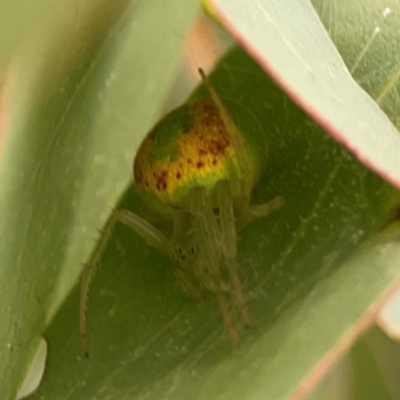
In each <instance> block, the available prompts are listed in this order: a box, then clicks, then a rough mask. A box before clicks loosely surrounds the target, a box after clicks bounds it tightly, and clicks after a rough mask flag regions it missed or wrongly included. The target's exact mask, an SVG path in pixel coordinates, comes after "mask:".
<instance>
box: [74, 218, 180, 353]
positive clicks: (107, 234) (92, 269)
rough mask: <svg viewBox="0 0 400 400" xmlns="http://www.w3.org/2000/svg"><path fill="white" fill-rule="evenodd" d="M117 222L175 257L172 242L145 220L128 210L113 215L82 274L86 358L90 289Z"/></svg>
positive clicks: (81, 318) (82, 329) (81, 323)
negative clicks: (87, 313)
mask: <svg viewBox="0 0 400 400" xmlns="http://www.w3.org/2000/svg"><path fill="white" fill-rule="evenodd" d="M116 222H121V223H123V224H125V225H127V226H129V227H130V228H131V229H132V230H133V231H135V232H136V233H137V234H138V235H139V236H141V237H142V238H143V239H144V240H145V241H146V242H147V243H148V244H150V245H152V246H154V247H156V248H157V249H158V250H159V251H161V252H162V253H164V254H166V255H168V256H169V257H171V258H172V257H173V249H172V247H171V244H170V241H169V240H168V239H167V238H166V237H165V236H164V235H163V234H162V233H161V232H160V231H159V230H158V229H157V228H155V227H154V226H153V225H151V224H149V223H148V222H147V221H145V220H144V219H143V218H140V217H139V216H137V215H136V214H134V213H132V212H130V211H128V210H117V211H115V212H113V213H112V215H111V216H110V218H109V219H108V220H107V222H106V225H105V227H104V229H103V231H102V233H101V236H100V238H99V240H98V242H97V244H96V247H95V248H94V250H93V252H92V254H91V256H90V258H89V261H88V263H87V264H86V266H85V268H84V270H83V273H82V283H81V298H80V307H79V326H80V334H81V344H82V349H83V353H84V354H85V356H86V357H88V356H89V351H88V343H87V320H86V309H87V303H88V299H89V288H90V284H91V282H92V280H93V277H94V275H95V273H96V270H97V266H98V263H99V261H100V258H101V256H102V254H103V253H104V251H105V249H106V247H107V245H108V242H109V241H110V238H111V233H112V231H113V228H114V226H115V224H116Z"/></svg>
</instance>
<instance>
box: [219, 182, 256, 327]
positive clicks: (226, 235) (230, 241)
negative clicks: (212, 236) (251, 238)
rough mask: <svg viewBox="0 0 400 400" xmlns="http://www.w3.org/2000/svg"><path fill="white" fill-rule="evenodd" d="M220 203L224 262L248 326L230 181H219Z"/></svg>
mask: <svg viewBox="0 0 400 400" xmlns="http://www.w3.org/2000/svg"><path fill="white" fill-rule="evenodd" d="M218 205H219V216H220V226H221V233H222V250H223V253H224V263H225V266H226V268H227V270H228V271H229V276H230V279H231V282H232V285H233V290H234V294H235V297H236V302H237V305H238V307H239V310H240V314H241V316H242V319H243V323H244V325H245V327H246V328H248V327H249V326H250V318H249V313H248V311H247V305H246V300H245V298H244V295H243V290H242V285H241V283H240V279H239V267H238V264H237V262H236V243H237V236H236V226H235V215H234V211H233V197H232V193H231V188H230V185H229V182H227V181H220V182H218Z"/></svg>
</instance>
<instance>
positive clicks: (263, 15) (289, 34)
mask: <svg viewBox="0 0 400 400" xmlns="http://www.w3.org/2000/svg"><path fill="white" fill-rule="evenodd" d="M209 2H210V3H211V4H210V5H211V6H212V8H213V9H214V12H215V13H216V14H217V15H218V17H219V18H220V19H221V20H222V21H223V22H224V24H225V25H226V26H228V27H229V30H230V32H231V33H232V34H233V35H234V36H235V37H236V38H237V40H238V41H239V42H240V43H241V44H242V45H243V46H244V47H245V48H246V49H247V50H248V51H249V53H251V54H252V55H253V56H254V58H255V59H256V60H258V62H259V63H260V65H262V66H264V68H265V70H266V71H268V73H269V74H271V76H273V77H274V79H275V80H276V81H277V82H279V84H280V85H281V86H282V87H283V88H284V90H285V91H286V92H287V93H288V94H289V95H290V96H291V97H292V99H293V100H294V101H295V102H296V103H297V104H299V105H300V106H301V107H302V108H303V109H305V110H306V111H307V112H308V113H309V114H310V115H312V116H313V118H314V119H315V120H316V121H318V122H319V123H320V124H321V125H322V126H323V127H324V128H325V129H326V130H327V131H328V132H330V133H331V135H332V136H333V137H334V138H335V139H336V140H338V141H339V142H341V143H343V144H344V145H345V146H346V147H347V148H348V149H349V150H351V151H352V152H353V153H354V155H355V156H356V157H358V158H359V160H360V161H361V162H363V163H364V164H365V165H366V166H367V167H369V168H371V169H372V170H374V171H376V172H377V173H379V174H380V175H381V176H382V177H383V178H384V179H386V180H388V181H390V182H392V183H393V184H394V185H396V186H397V187H399V188H400V158H399V157H398V154H399V152H400V135H399V134H398V131H397V130H396V127H395V126H394V125H393V123H392V122H396V121H393V119H392V122H391V121H390V119H389V118H388V117H387V115H386V114H385V113H384V112H383V111H382V110H381V109H380V108H379V106H378V104H377V103H376V102H375V101H374V100H373V99H372V98H371V97H370V96H369V95H368V94H367V93H366V92H365V91H364V90H362V89H361V87H360V86H359V85H358V84H357V83H356V82H355V81H354V80H353V79H352V76H351V74H350V73H349V71H348V70H347V68H346V65H345V62H344V61H343V60H342V58H341V56H340V54H339V52H338V51H337V49H336V48H335V46H334V44H333V43H332V42H331V41H330V39H329V37H328V35H327V33H326V31H325V29H324V27H323V25H322V23H321V22H320V20H319V19H318V16H317V14H316V13H315V11H314V9H313V8H312V5H311V3H310V2H309V1H308V0H302V1H296V2H293V3H292V4H291V5H290V6H289V5H288V6H286V7H285V6H282V3H281V1H280V0H252V1H249V2H246V5H243V2H242V1H240V0H209ZM342 3H343V5H342ZM369 3H373V4H371V7H368V6H366V4H365V2H363V1H358V2H354V1H352V2H346V1H343V2H339V3H338V4H339V5H338V6H337V7H334V6H332V9H329V6H328V5H327V4H328V3H327V2H326V1H319V0H315V1H314V4H315V6H316V7H318V8H320V9H321V13H323V14H325V15H326V17H327V18H326V21H327V23H328V24H331V21H332V20H333V21H334V23H333V26H332V27H330V28H332V32H333V35H334V36H335V35H338V36H339V35H340V38H341V39H342V40H343V44H344V45H345V46H346V49H345V51H346V52H348V51H349V50H350V49H354V47H355V46H354V45H355V44H356V45H359V47H358V49H357V51H358V55H359V58H357V59H356V60H355V61H354V62H353V63H350V65H349V64H348V65H349V66H350V67H351V68H350V70H351V71H355V70H357V69H359V68H361V67H362V66H363V64H364V56H365V55H364V54H363V52H364V50H365V51H366V52H367V51H368V50H369V45H370V44H371V43H372V42H371V43H369V39H374V37H373V36H374V29H376V27H380V26H381V25H383V24H385V21H383V19H384V18H380V19H381V20H382V22H375V21H377V18H378V17H382V12H383V13H384V10H385V8H387V9H389V10H392V11H393V10H396V11H398V10H399V6H398V3H396V4H395V5H394V6H393V7H392V4H389V3H387V2H384V1H376V0H371V1H369ZM391 3H395V2H393V1H392V2H391ZM336 8H337V9H340V11H338V12H336ZM327 9H328V12H326V11H327ZM378 9H379V13H378V12H377V11H378ZM397 18H398V17H397ZM388 19H390V18H388ZM372 21H374V22H372ZM378 21H379V20H378ZM397 23H398V20H397ZM365 27H369V29H370V31H369V32H368V33H369V35H370V36H371V38H366V39H365V41H364V42H361V43H360V41H359V38H360V37H359V33H360V32H361V31H362V29H365ZM385 28H387V27H386V26H385ZM355 31H356V33H355ZM385 31H386V32H385V33H384V32H382V33H381V34H380V36H381V38H382V40H384V42H385V43H384V45H381V46H380V50H381V52H382V53H383V52H384V53H385V54H397V51H398V46H399V44H398V43H399V37H398V32H397V30H396V29H391V30H390V28H387V29H385ZM337 32H339V33H337ZM353 32H354V34H353ZM386 33H389V37H388V38H387V37H386ZM377 34H378V33H377ZM374 45H375V44H374ZM392 47H393V51H395V52H394V53H391V50H392ZM395 49H396V50H395ZM345 51H344V52H343V53H342V56H343V58H345V57H344V55H343V54H345V55H347V53H346V52H345ZM368 55H369V54H368ZM368 60H369V57H368ZM380 60H382V58H381V59H380ZM345 61H346V58H345ZM347 61H349V60H348V59H347ZM396 63H397V61H396ZM359 64H361V65H359ZM376 67H377V69H379V68H380V66H376ZM397 70H398V67H396V70H395V71H393V73H391V76H390V75H389V76H388V75H386V77H385V78H386V79H387V81H386V82H385V85H383V86H382V87H380V88H379V91H378V93H377V94H376V100H377V102H378V103H380V102H381V101H382V100H383V99H384V98H385V97H386V96H387V94H388V93H389V92H391V93H392V94H395V93H396V92H395V91H393V89H394V86H395V85H396V83H397V80H398V72H397ZM367 71H368V73H372V71H374V69H371V68H370V65H368V69H367ZM374 78H375V77H374ZM373 80H374V79H373ZM369 93H371V91H369ZM372 93H373V94H375V92H372ZM391 104H393V103H391ZM349 105H351V106H349Z"/></svg>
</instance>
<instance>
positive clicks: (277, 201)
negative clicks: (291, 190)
mask: <svg viewBox="0 0 400 400" xmlns="http://www.w3.org/2000/svg"><path fill="white" fill-rule="evenodd" d="M284 204H285V199H284V198H283V197H282V196H277V197H274V198H273V199H272V200H270V201H268V202H267V203H263V204H254V205H248V206H247V207H245V208H244V209H243V211H242V212H241V213H240V214H239V218H238V220H237V222H236V229H237V230H238V231H240V230H241V229H243V228H245V227H246V226H247V225H248V224H249V223H250V222H252V221H254V220H255V219H257V218H263V217H266V216H267V215H269V214H271V213H272V212H274V211H276V210H278V209H279V208H281V207H283V206H284Z"/></svg>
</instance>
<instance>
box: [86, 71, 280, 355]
mask: <svg viewBox="0 0 400 400" xmlns="http://www.w3.org/2000/svg"><path fill="white" fill-rule="evenodd" d="M199 73H200V76H201V79H202V81H203V83H204V85H205V87H206V88H207V91H208V94H209V97H205V98H200V99H195V100H191V101H189V102H188V103H186V104H184V105H182V106H180V107H179V108H177V109H175V110H174V111H172V112H171V113H169V114H168V115H167V116H165V117H164V118H163V119H162V120H161V121H160V122H159V123H158V124H157V125H156V126H155V127H154V128H153V129H152V130H151V131H150V133H149V134H148V135H147V136H146V138H145V139H144V141H143V142H142V144H141V146H140V148H139V150H138V153H137V155H136V158H135V161H134V166H133V170H134V178H135V184H136V185H135V186H136V189H137V191H138V193H139V195H140V196H141V198H142V200H143V201H144V203H145V204H146V205H147V206H148V207H150V208H151V209H153V210H154V211H155V212H157V213H158V214H160V215H161V216H163V217H165V218H167V219H169V220H171V221H172V224H173V233H172V235H171V237H170V238H167V237H166V236H165V235H164V234H163V233H162V232H161V231H160V230H159V229H157V228H156V227H155V226H153V225H152V224H150V223H149V222H148V221H146V220H145V219H143V218H141V217H139V216H138V215H136V214H134V213H132V212H131V211H129V210H124V209H119V210H116V211H114V212H113V214H112V215H111V217H110V218H109V220H108V221H107V223H106V225H105V227H104V229H103V231H102V234H101V237H100V239H99V241H98V242H97V245H96V247H95V249H94V251H93V253H92V255H91V257H90V259H89V262H88V264H87V265H86V267H85V269H84V271H83V275H82V285H81V301H80V332H81V343H82V348H83V352H84V354H85V355H86V356H88V344H87V333H86V307H87V301H88V292H89V287H90V283H91V281H92V278H93V276H94V273H95V271H96V267H97V264H98V263H99V261H100V258H101V255H102V253H103V252H104V250H105V248H106V246H107V244H108V241H109V239H110V236H111V233H112V229H113V227H114V225H115V223H116V222H121V223H123V224H125V225H127V226H129V227H130V228H131V229H133V231H135V232H136V233H137V234H138V235H139V236H141V237H142V238H143V239H144V240H145V241H146V242H147V243H148V244H149V245H151V246H154V247H155V248H156V249H158V250H159V251H161V252H162V253H164V254H165V255H167V256H168V257H170V258H171V259H172V260H173V261H174V271H175V274H176V276H177V278H178V280H179V281H180V283H181V284H182V286H183V289H184V290H185V292H186V293H188V294H189V295H191V296H193V297H194V298H196V299H202V298H203V293H204V292H205V291H211V292H213V293H214V294H215V296H216V299H217V301H218V304H219V308H220V310H221V314H222V317H223V320H224V323H225V326H226V328H227V330H228V332H229V335H230V337H231V339H232V342H233V344H234V345H235V346H236V347H239V345H240V339H239V335H238V332H237V330H236V327H235V325H234V323H233V320H232V317H231V314H230V310H229V306H228V298H229V296H233V297H234V298H235V301H236V304H237V307H238V309H239V311H240V315H241V318H242V320H243V324H244V326H245V327H246V328H248V327H249V326H250V318H249V313H248V310H247V305H246V300H245V296H244V294H243V290H242V286H241V282H240V277H239V268H238V264H237V260H236V252H237V250H236V243H237V232H238V231H240V230H241V229H243V228H244V227H245V226H247V225H248V224H249V223H250V222H251V221H253V220H254V219H256V218H260V217H265V216H267V215H268V214H270V213H271V212H273V211H274V210H277V209H278V208H280V207H281V206H282V205H283V204H284V199H283V197H281V196H278V197H276V198H274V199H273V200H271V201H269V202H267V203H265V204H260V205H251V204H250V200H251V192H252V189H253V187H254V185H255V184H256V182H257V181H258V180H259V178H260V176H261V175H262V173H263V171H264V169H265V164H266V159H267V146H266V141H265V137H264V135H262V134H261V135H260V133H259V132H255V130H258V131H261V132H262V127H261V126H260V124H259V122H258V120H257V119H256V118H255V117H254V116H253V115H252V114H251V112H250V111H249V110H247V109H245V108H244V107H243V106H239V105H237V104H235V103H233V102H228V101H226V100H224V102H223V101H222V100H221V98H220V97H219V96H218V94H217V92H216V91H215V89H214V87H213V86H212V85H211V83H210V82H209V80H208V78H207V77H206V75H205V74H204V72H203V71H202V70H201V69H199ZM239 114H240V117H241V118H240V121H248V122H249V123H248V126H247V128H246V129H244V127H243V126H242V125H244V124H243V122H241V125H238V124H237V123H236V122H235V121H234V119H233V118H232V115H235V116H236V115H239ZM237 119H238V120H239V118H237ZM249 127H250V128H249Z"/></svg>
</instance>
